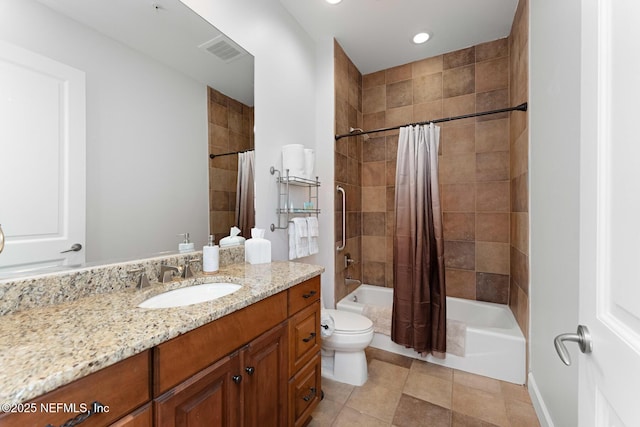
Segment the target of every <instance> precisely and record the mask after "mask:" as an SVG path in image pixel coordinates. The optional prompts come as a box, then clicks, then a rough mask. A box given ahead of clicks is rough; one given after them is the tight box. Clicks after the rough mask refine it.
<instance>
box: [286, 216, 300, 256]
mask: <svg viewBox="0 0 640 427" xmlns="http://www.w3.org/2000/svg"><path fill="white" fill-rule="evenodd" d="M287 232H288V233H289V260H292V259H296V258H297V257H298V255H297V254H296V227H295V225H294V224H293V223H292V222H290V223H289V228H288V230H287Z"/></svg>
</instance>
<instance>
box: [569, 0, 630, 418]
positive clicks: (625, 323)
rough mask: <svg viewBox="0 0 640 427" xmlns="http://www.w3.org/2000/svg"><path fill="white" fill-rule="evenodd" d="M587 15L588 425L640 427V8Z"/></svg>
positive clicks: (582, 408) (608, 1)
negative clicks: (589, 339) (639, 408)
mask: <svg viewBox="0 0 640 427" xmlns="http://www.w3.org/2000/svg"><path fill="white" fill-rule="evenodd" d="M582 9H583V10H582V88H581V91H582V112H581V114H582V117H581V121H582V125H581V131H582V135H581V152H580V156H581V185H580V187H581V194H580V197H581V206H580V212H581V215H580V216H581V218H580V239H581V241H580V249H581V254H580V311H579V317H580V323H581V324H583V325H586V326H588V328H589V329H590V332H591V336H592V339H593V352H592V353H591V354H588V355H580V360H579V362H580V363H579V386H580V390H579V425H580V426H581V427H582V426H587V427H591V426H598V427H600V426H627V427H632V426H640V411H638V402H639V401H638V392H637V385H638V384H640V268H639V267H640V221H639V218H640V142H639V140H638V137H637V135H638V126H637V124H638V121H639V120H640V107H639V104H638V100H639V99H640V59H639V57H638V55H637V52H639V51H640V25H638V16H640V2H638V1H637V0H588V1H583V2H582ZM576 155H577V153H576Z"/></svg>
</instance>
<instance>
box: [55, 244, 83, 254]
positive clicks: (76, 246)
mask: <svg viewBox="0 0 640 427" xmlns="http://www.w3.org/2000/svg"><path fill="white" fill-rule="evenodd" d="M80 249H82V245H81V244H80V243H74V244H73V245H71V247H70V248H69V249H67V250H66V251H62V252H60V253H61V254H64V253H67V252H78V251H79V250H80Z"/></svg>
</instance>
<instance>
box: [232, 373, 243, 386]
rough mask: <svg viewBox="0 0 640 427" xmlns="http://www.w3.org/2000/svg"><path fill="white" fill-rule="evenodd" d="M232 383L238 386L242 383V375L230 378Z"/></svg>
mask: <svg viewBox="0 0 640 427" xmlns="http://www.w3.org/2000/svg"><path fill="white" fill-rule="evenodd" d="M231 379H232V380H233V382H234V383H236V384H240V383H241V382H242V375H234V376H232V377H231Z"/></svg>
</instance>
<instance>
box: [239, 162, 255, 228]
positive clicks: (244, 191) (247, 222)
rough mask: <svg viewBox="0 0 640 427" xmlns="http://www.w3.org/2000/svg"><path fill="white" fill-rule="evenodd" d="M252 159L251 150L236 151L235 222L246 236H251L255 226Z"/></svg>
mask: <svg viewBox="0 0 640 427" xmlns="http://www.w3.org/2000/svg"><path fill="white" fill-rule="evenodd" d="M253 160H254V152H253V151H247V152H244V153H238V182H237V187H236V217H235V223H236V225H237V227H238V228H239V229H240V230H241V235H242V236H244V237H246V238H249V237H251V229H252V228H253V227H255V208H254V180H253V175H254V166H253Z"/></svg>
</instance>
